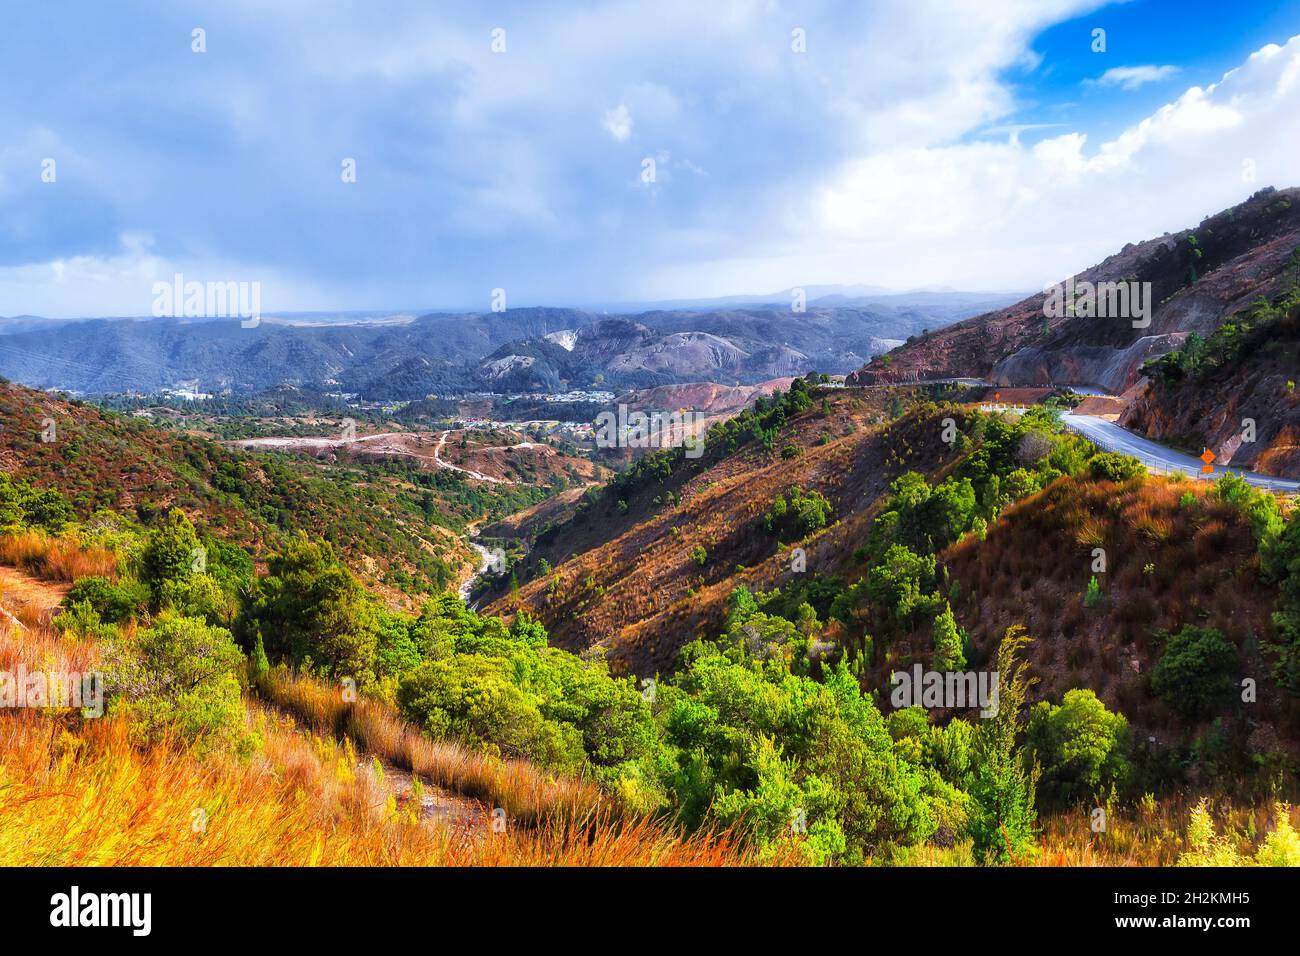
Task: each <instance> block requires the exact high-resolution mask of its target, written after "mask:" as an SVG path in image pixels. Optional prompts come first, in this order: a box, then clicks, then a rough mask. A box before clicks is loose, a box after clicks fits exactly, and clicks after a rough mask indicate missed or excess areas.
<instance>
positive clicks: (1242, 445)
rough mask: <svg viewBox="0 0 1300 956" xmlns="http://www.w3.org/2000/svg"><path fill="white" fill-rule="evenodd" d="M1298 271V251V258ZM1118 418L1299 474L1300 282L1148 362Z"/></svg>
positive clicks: (1250, 463)
mask: <svg viewBox="0 0 1300 956" xmlns="http://www.w3.org/2000/svg"><path fill="white" fill-rule="evenodd" d="M1297 267H1298V270H1300V257H1297ZM1147 372H1148V375H1147V376H1146V377H1144V378H1143V379H1142V380H1141V382H1140V383H1139V386H1138V387H1137V388H1135V389H1134V390H1133V391H1134V395H1133V401H1132V403H1131V404H1130V405H1129V406H1128V407H1127V409H1126V410H1125V411H1124V413H1123V415H1122V416H1121V417H1120V424H1122V425H1123V426H1124V427H1126V428H1129V429H1131V430H1133V431H1136V432H1139V433H1141V434H1143V435H1146V436H1147V437H1148V438H1153V439H1155V440H1157V441H1161V442H1164V443H1166V444H1170V445H1174V446H1177V447H1181V448H1183V449H1185V450H1187V451H1189V452H1192V453H1193V454H1196V453H1199V452H1200V451H1201V450H1202V449H1204V448H1209V449H1210V450H1211V451H1213V452H1214V453H1215V454H1216V455H1218V456H1219V460H1220V461H1221V462H1227V463H1230V464H1233V465H1236V466H1238V467H1243V468H1250V469H1252V470H1254V471H1261V472H1264V473H1266V474H1273V475H1283V476H1287V477H1293V476H1296V475H1300V391H1298V390H1297V389H1296V382H1297V380H1300V286H1297V288H1296V289H1295V290H1293V291H1292V292H1290V293H1288V294H1287V295H1286V296H1284V298H1283V300H1282V301H1281V302H1280V303H1279V304H1276V305H1274V304H1271V303H1263V302H1261V303H1257V304H1256V306H1255V307H1254V308H1252V309H1250V310H1249V311H1248V312H1246V313H1244V314H1242V315H1239V316H1236V317H1234V318H1233V319H1232V320H1231V321H1230V322H1229V323H1228V324H1225V325H1224V326H1223V327H1221V329H1220V330H1219V331H1218V332H1216V333H1215V334H1214V335H1212V336H1210V337H1209V338H1208V339H1207V340H1204V341H1202V340H1201V339H1200V338H1199V337H1197V338H1196V339H1191V340H1189V341H1188V342H1185V343H1184V345H1183V347H1182V348H1180V349H1179V350H1178V351H1177V352H1173V353H1170V354H1169V355H1167V356H1165V357H1163V358H1162V359H1161V360H1159V361H1158V362H1154V363H1152V364H1151V365H1150V366H1148V368H1147Z"/></svg>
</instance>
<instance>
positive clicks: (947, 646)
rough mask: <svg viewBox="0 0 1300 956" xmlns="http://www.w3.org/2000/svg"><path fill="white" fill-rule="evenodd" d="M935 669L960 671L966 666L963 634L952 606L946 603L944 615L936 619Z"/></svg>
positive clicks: (934, 631) (934, 630)
mask: <svg viewBox="0 0 1300 956" xmlns="http://www.w3.org/2000/svg"><path fill="white" fill-rule="evenodd" d="M933 633H934V669H935V670H937V671H959V670H961V669H962V668H964V667H965V666H966V656H965V654H963V653H962V639H961V632H960V631H959V630H958V628H957V619H956V618H955V617H954V616H953V613H952V606H951V605H949V604H947V603H945V604H944V609H943V613H941V614H940V615H939V616H938V617H936V618H935V619H934V629H933Z"/></svg>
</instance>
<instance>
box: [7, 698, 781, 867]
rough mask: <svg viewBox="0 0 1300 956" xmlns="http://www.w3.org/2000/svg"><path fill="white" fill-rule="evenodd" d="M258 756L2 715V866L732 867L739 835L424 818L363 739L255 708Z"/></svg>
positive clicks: (108, 724)
mask: <svg viewBox="0 0 1300 956" xmlns="http://www.w3.org/2000/svg"><path fill="white" fill-rule="evenodd" d="M250 721H251V723H252V724H253V726H254V727H255V729H257V731H258V732H259V733H260V734H261V736H262V738H263V741H264V744H263V746H262V748H261V750H260V751H259V752H258V753H257V754H256V755H255V756H254V757H252V758H251V759H248V760H241V759H240V758H237V757H233V756H222V757H213V758H210V759H209V760H207V761H205V762H199V761H198V760H196V759H195V758H194V757H193V756H192V755H190V754H189V753H188V752H186V751H185V750H184V749H182V748H179V747H176V746H169V745H167V744H162V745H159V746H155V747H151V748H149V749H147V750H141V749H139V748H137V747H134V746H132V745H131V744H130V742H129V740H128V734H127V728H126V725H125V723H124V722H123V721H121V720H118V719H113V718H105V719H101V720H99V721H85V722H84V723H82V722H80V721H78V720H77V719H76V718H69V719H66V720H60V719H56V720H51V719H49V718H48V717H46V716H45V715H43V714H41V713H40V712H37V711H30V710H28V711H18V712H13V713H10V714H6V715H5V716H2V717H0V865H3V866H101V865H102V866H320V865H324V866H334V865H356V866H389V865H401V866H725V865H747V864H752V863H754V862H756V861H755V860H754V858H753V857H752V856H751V855H750V854H749V853H748V852H747V851H745V850H743V849H741V848H740V847H739V846H738V844H737V842H736V841H735V840H734V839H732V838H731V836H730V835H728V834H721V835H719V834H710V833H704V834H699V835H695V836H689V837H688V836H683V835H681V834H679V833H677V832H675V831H673V830H671V829H669V828H667V827H665V826H662V825H660V824H656V823H652V822H650V821H647V820H642V821H637V822H633V823H630V824H622V823H619V822H616V821H611V820H609V819H607V818H603V817H602V818H597V819H596V820H594V821H591V822H589V823H587V824H584V825H578V824H576V823H574V822H571V821H570V822H566V821H551V822H548V823H547V824H545V825H544V826H542V827H540V828H537V829H531V828H523V827H511V828H508V829H507V832H505V833H493V832H492V830H491V826H490V823H484V824H483V825H481V826H479V827H476V828H475V829H474V830H472V831H465V830H463V829H457V828H455V827H448V826H445V825H443V824H441V823H439V822H437V821H433V820H420V819H417V818H416V816H415V814H414V813H413V812H411V811H401V810H398V809H397V807H396V803H395V801H393V800H391V799H389V798H388V796H387V794H386V793H385V791H384V789H383V784H382V782H380V781H379V780H378V778H377V777H376V775H375V774H373V773H372V772H370V771H369V770H367V769H366V768H365V767H362V768H358V767H357V764H356V756H355V754H354V753H353V752H352V750H351V748H350V747H341V746H339V745H337V744H336V743H334V742H333V741H331V740H322V739H320V738H314V739H312V738H308V737H306V736H304V735H303V734H301V733H299V732H296V731H295V730H293V729H292V727H291V726H290V725H289V724H288V723H287V722H285V721H282V720H276V719H275V718H274V717H270V716H268V715H265V714H257V713H254V714H253V715H252V716H250Z"/></svg>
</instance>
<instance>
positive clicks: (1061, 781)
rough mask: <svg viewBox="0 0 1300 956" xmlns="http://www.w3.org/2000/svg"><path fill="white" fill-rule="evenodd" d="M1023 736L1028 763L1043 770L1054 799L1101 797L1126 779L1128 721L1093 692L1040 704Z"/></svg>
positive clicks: (1071, 693)
mask: <svg viewBox="0 0 1300 956" xmlns="http://www.w3.org/2000/svg"><path fill="white" fill-rule="evenodd" d="M1025 738H1026V745H1025V758H1026V764H1027V765H1028V766H1032V765H1033V764H1035V763H1036V764H1038V766H1039V767H1041V769H1042V778H1041V781H1040V785H1041V786H1042V787H1043V790H1044V792H1046V793H1047V794H1048V795H1049V796H1051V797H1053V798H1055V799H1058V800H1061V801H1068V800H1073V799H1090V798H1099V797H1101V796H1102V795H1103V794H1104V792H1105V791H1106V790H1108V789H1110V787H1112V786H1114V787H1120V786H1123V784H1124V780H1125V778H1126V777H1127V775H1128V770H1129V766H1128V760H1127V750H1128V746H1129V729H1128V721H1127V720H1126V719H1125V717H1124V715H1123V714H1113V713H1111V712H1110V711H1108V710H1107V709H1106V705H1105V704H1103V703H1102V702H1101V701H1100V700H1098V699H1097V695H1096V694H1094V693H1093V692H1092V691H1090V690H1070V691H1066V693H1065V698H1064V700H1063V701H1062V703H1061V704H1060V705H1055V704H1050V703H1048V702H1047V701H1045V700H1044V701H1039V702H1038V704H1037V705H1036V706H1035V707H1034V709H1033V711H1032V712H1031V713H1030V716H1029V727H1028V730H1027V731H1026V735H1025Z"/></svg>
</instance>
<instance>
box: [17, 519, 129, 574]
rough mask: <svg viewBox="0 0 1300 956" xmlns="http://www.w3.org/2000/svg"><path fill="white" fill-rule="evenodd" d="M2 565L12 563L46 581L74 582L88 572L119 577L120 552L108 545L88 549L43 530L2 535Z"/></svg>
mask: <svg viewBox="0 0 1300 956" xmlns="http://www.w3.org/2000/svg"><path fill="white" fill-rule="evenodd" d="M0 564H9V565H13V566H14V567H18V568H22V569H23V570H25V571H27V572H29V573H31V574H34V575H35V576H36V577H39V578H43V579H44V580H46V581H67V582H72V581H75V580H77V578H82V577H86V576H88V575H100V576H103V577H110V578H115V577H117V555H116V554H114V553H113V552H112V551H110V550H108V549H107V548H97V547H91V548H85V547H82V546H81V544H79V543H78V542H76V541H72V540H70V539H68V538H56V537H53V536H51V535H48V534H46V533H45V532H43V531H30V530H28V531H16V532H12V533H10V534H6V535H3V536H0Z"/></svg>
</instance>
